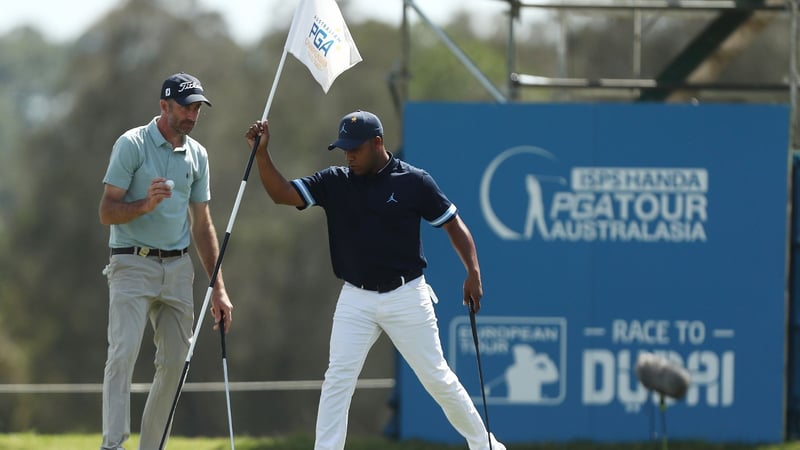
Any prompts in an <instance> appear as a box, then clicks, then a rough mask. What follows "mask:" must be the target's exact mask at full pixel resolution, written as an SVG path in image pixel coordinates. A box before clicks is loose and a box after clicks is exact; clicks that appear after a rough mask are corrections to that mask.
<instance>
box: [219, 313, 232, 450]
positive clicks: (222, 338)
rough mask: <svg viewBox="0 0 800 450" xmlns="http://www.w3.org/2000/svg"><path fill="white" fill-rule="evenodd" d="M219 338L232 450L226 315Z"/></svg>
mask: <svg viewBox="0 0 800 450" xmlns="http://www.w3.org/2000/svg"><path fill="white" fill-rule="evenodd" d="M219 337H220V341H221V344H222V372H223V374H224V375H225V401H226V403H227V405H228V431H230V434H231V450H234V449H235V448H236V447H235V446H234V444H233V417H232V415H231V388H230V385H229V384H228V357H227V352H226V350H225V315H224V314H222V315H221V317H220V319H219Z"/></svg>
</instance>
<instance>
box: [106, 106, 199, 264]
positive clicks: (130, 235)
mask: <svg viewBox="0 0 800 450" xmlns="http://www.w3.org/2000/svg"><path fill="white" fill-rule="evenodd" d="M157 120H158V117H156V118H154V119H153V120H152V121H150V123H149V124H147V125H144V126H140V127H137V128H133V129H131V130H128V131H126V132H125V133H124V134H123V135H122V136H120V137H119V139H117V141H116V142H115V143H114V147H113V148H112V150H111V157H110V159H109V163H108V169H107V170H106V174H105V177H104V178H103V183H107V184H110V185H113V186H116V187H118V188H121V189H125V190H126V193H125V197H124V201H125V202H132V201H136V200H141V199H143V198H145V197H146V196H147V189H148V188H149V187H150V184H151V182H152V180H153V178H158V177H164V178H167V179H170V180H173V181H175V187H174V188H173V189H172V197H171V198H167V199H164V200H163V201H162V202H161V203H160V204H159V205H158V206H157V207H156V209H154V210H153V211H151V212H149V213H147V214H143V215H141V216H139V217H137V218H136V219H133V220H131V221H130V222H128V223H124V224H119V225H111V234H110V237H109V240H108V245H109V247H133V246H138V247H149V248H160V249H162V250H177V249H182V248H185V247H188V246H189V241H190V232H189V203H190V202H191V203H198V202H207V201H209V200H211V189H210V186H209V167H208V153H207V152H206V149H205V147H203V146H202V145H200V143H199V142H197V141H196V140H194V139H192V138H191V137H189V136H186V139H185V142H184V144H183V146H182V147H177V148H174V149H173V148H172V144H170V143H169V142H167V140H166V139H164V136H162V135H161V132H160V131H159V130H158V126H157V125H156V121H157Z"/></svg>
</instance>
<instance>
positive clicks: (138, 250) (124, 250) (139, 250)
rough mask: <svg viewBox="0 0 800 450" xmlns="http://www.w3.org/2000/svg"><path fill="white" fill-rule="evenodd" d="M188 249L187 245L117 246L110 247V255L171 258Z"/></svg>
mask: <svg viewBox="0 0 800 450" xmlns="http://www.w3.org/2000/svg"><path fill="white" fill-rule="evenodd" d="M188 251H189V247H186V248H184V249H181V250H161V249H160V248H147V247H117V248H112V249H111V254H112V255H139V256H141V257H145V256H157V257H159V258H172V257H174V256H183V255H185V254H186V253H187V252H188Z"/></svg>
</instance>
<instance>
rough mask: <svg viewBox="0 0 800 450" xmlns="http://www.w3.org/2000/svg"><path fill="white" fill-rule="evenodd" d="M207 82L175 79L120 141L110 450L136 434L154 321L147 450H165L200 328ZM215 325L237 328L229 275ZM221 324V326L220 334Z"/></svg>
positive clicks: (111, 172)
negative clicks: (197, 301) (136, 380)
mask: <svg viewBox="0 0 800 450" xmlns="http://www.w3.org/2000/svg"><path fill="white" fill-rule="evenodd" d="M204 104H205V105H208V106H211V102H210V101H209V100H208V99H207V98H206V97H205V93H204V92H203V87H202V85H201V83H200V80H198V79H197V78H195V77H193V76H192V75H189V74H186V73H183V72H181V73H176V74H174V75H172V76H170V77H169V78H167V79H166V80H164V83H163V85H162V87H161V99H160V100H159V106H160V109H161V114H160V115H159V116H157V117H155V118H154V119H153V120H151V121H150V123H148V124H147V125H143V126H139V127H136V128H133V129H130V130H128V131H126V132H125V133H123V134H122V136H120V137H119V138H118V139H117V141H116V142H115V143H114V147H113V148H112V150H111V157H110V159H109V163H108V169H107V170H106V174H105V177H104V178H103V183H104V188H103V195H102V198H101V200H100V222H101V223H102V224H104V225H109V226H110V237H109V241H108V244H109V247H110V251H109V253H110V257H109V263H108V265H107V266H106V268H105V270H104V271H103V273H104V274H105V275H106V276H107V278H108V288H109V304H108V356H107V359H106V365H105V375H104V378H103V442H102V445H101V447H100V448H101V449H104V450H109V449H122V448H123V447H122V445H123V443H124V442H125V441H126V440H127V439H128V437H129V436H130V433H131V429H130V390H131V379H132V376H133V368H134V364H135V363H136V359H137V356H138V355H139V349H140V347H141V343H142V336H143V333H144V330H145V327H146V326H147V323H148V321H149V322H150V325H151V326H152V327H153V332H154V336H153V341H154V343H155V346H156V353H155V361H154V363H155V376H154V378H153V385H152V388H151V390H150V393H149V395H148V396H147V402H146V404H145V407H144V414H143V416H142V426H141V439H140V442H139V449H141V450H157V449H158V448H159V446H160V444H161V438H162V436H163V434H164V430H165V428H166V427H167V419H168V417H169V412H170V409H171V408H172V401H173V398H174V394H175V390H176V389H177V387H178V383H179V382H180V376H181V373H182V371H183V366H184V361H185V359H186V354H187V352H188V349H189V339H190V338H191V336H192V324H193V322H194V303H193V295H192V285H193V280H194V266H193V264H192V259H191V256H190V253H189V247H190V243H191V242H194V247H195V249H196V250H197V255H198V256H199V257H200V260H201V262H202V264H203V267H204V268H205V271H206V273H207V274H208V275H209V277H210V276H211V273H212V272H213V270H214V266H215V264H216V260H217V256H218V255H219V243H218V241H217V233H216V229H215V228H214V223H213V222H212V220H211V214H210V213H209V208H208V202H209V200H210V199H211V189H210V187H209V164H208V154H207V153H206V149H205V148H204V147H203V146H202V145H201V144H200V143H199V142H197V141H196V140H194V139H192V138H191V137H190V136H189V133H191V131H192V129H194V126H195V124H197V120H198V117H199V115H200V110H201V109H202V107H203V105H204ZM211 304H212V306H211V313H212V315H213V318H214V323H215V324H217V323H219V321H220V319H223V320H225V331H228V330H230V322H231V310H232V309H233V305H231V302H230V300H229V299H228V294H227V292H226V290H225V283H224V282H223V279H222V273H218V275H217V280H216V283H215V286H214V291H213V293H212V297H211ZM216 327H217V326H216V325H215V328H216Z"/></svg>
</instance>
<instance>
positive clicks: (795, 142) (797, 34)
mask: <svg viewBox="0 0 800 450" xmlns="http://www.w3.org/2000/svg"><path fill="white" fill-rule="evenodd" d="M791 8H792V19H791V21H792V24H791V37H790V39H789V41H790V42H791V44H790V46H791V48H790V52H791V54H790V55H789V65H790V66H791V67H789V71H790V73H791V76H792V80H791V83H790V85H789V101H790V102H791V105H790V109H789V111H790V119H789V120H790V122H791V125H790V128H789V143H790V145H791V148H792V149H793V150H795V151H797V150H800V118H798V112H797V109H798V107H800V105H798V104H797V102H798V98H797V90H798V84H800V70H799V69H798V67H797V64H798V54H797V52H798V51H799V50H798V43H797V41H798V39H800V24H798V22H799V21H800V0H794V1H793V2H791Z"/></svg>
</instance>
